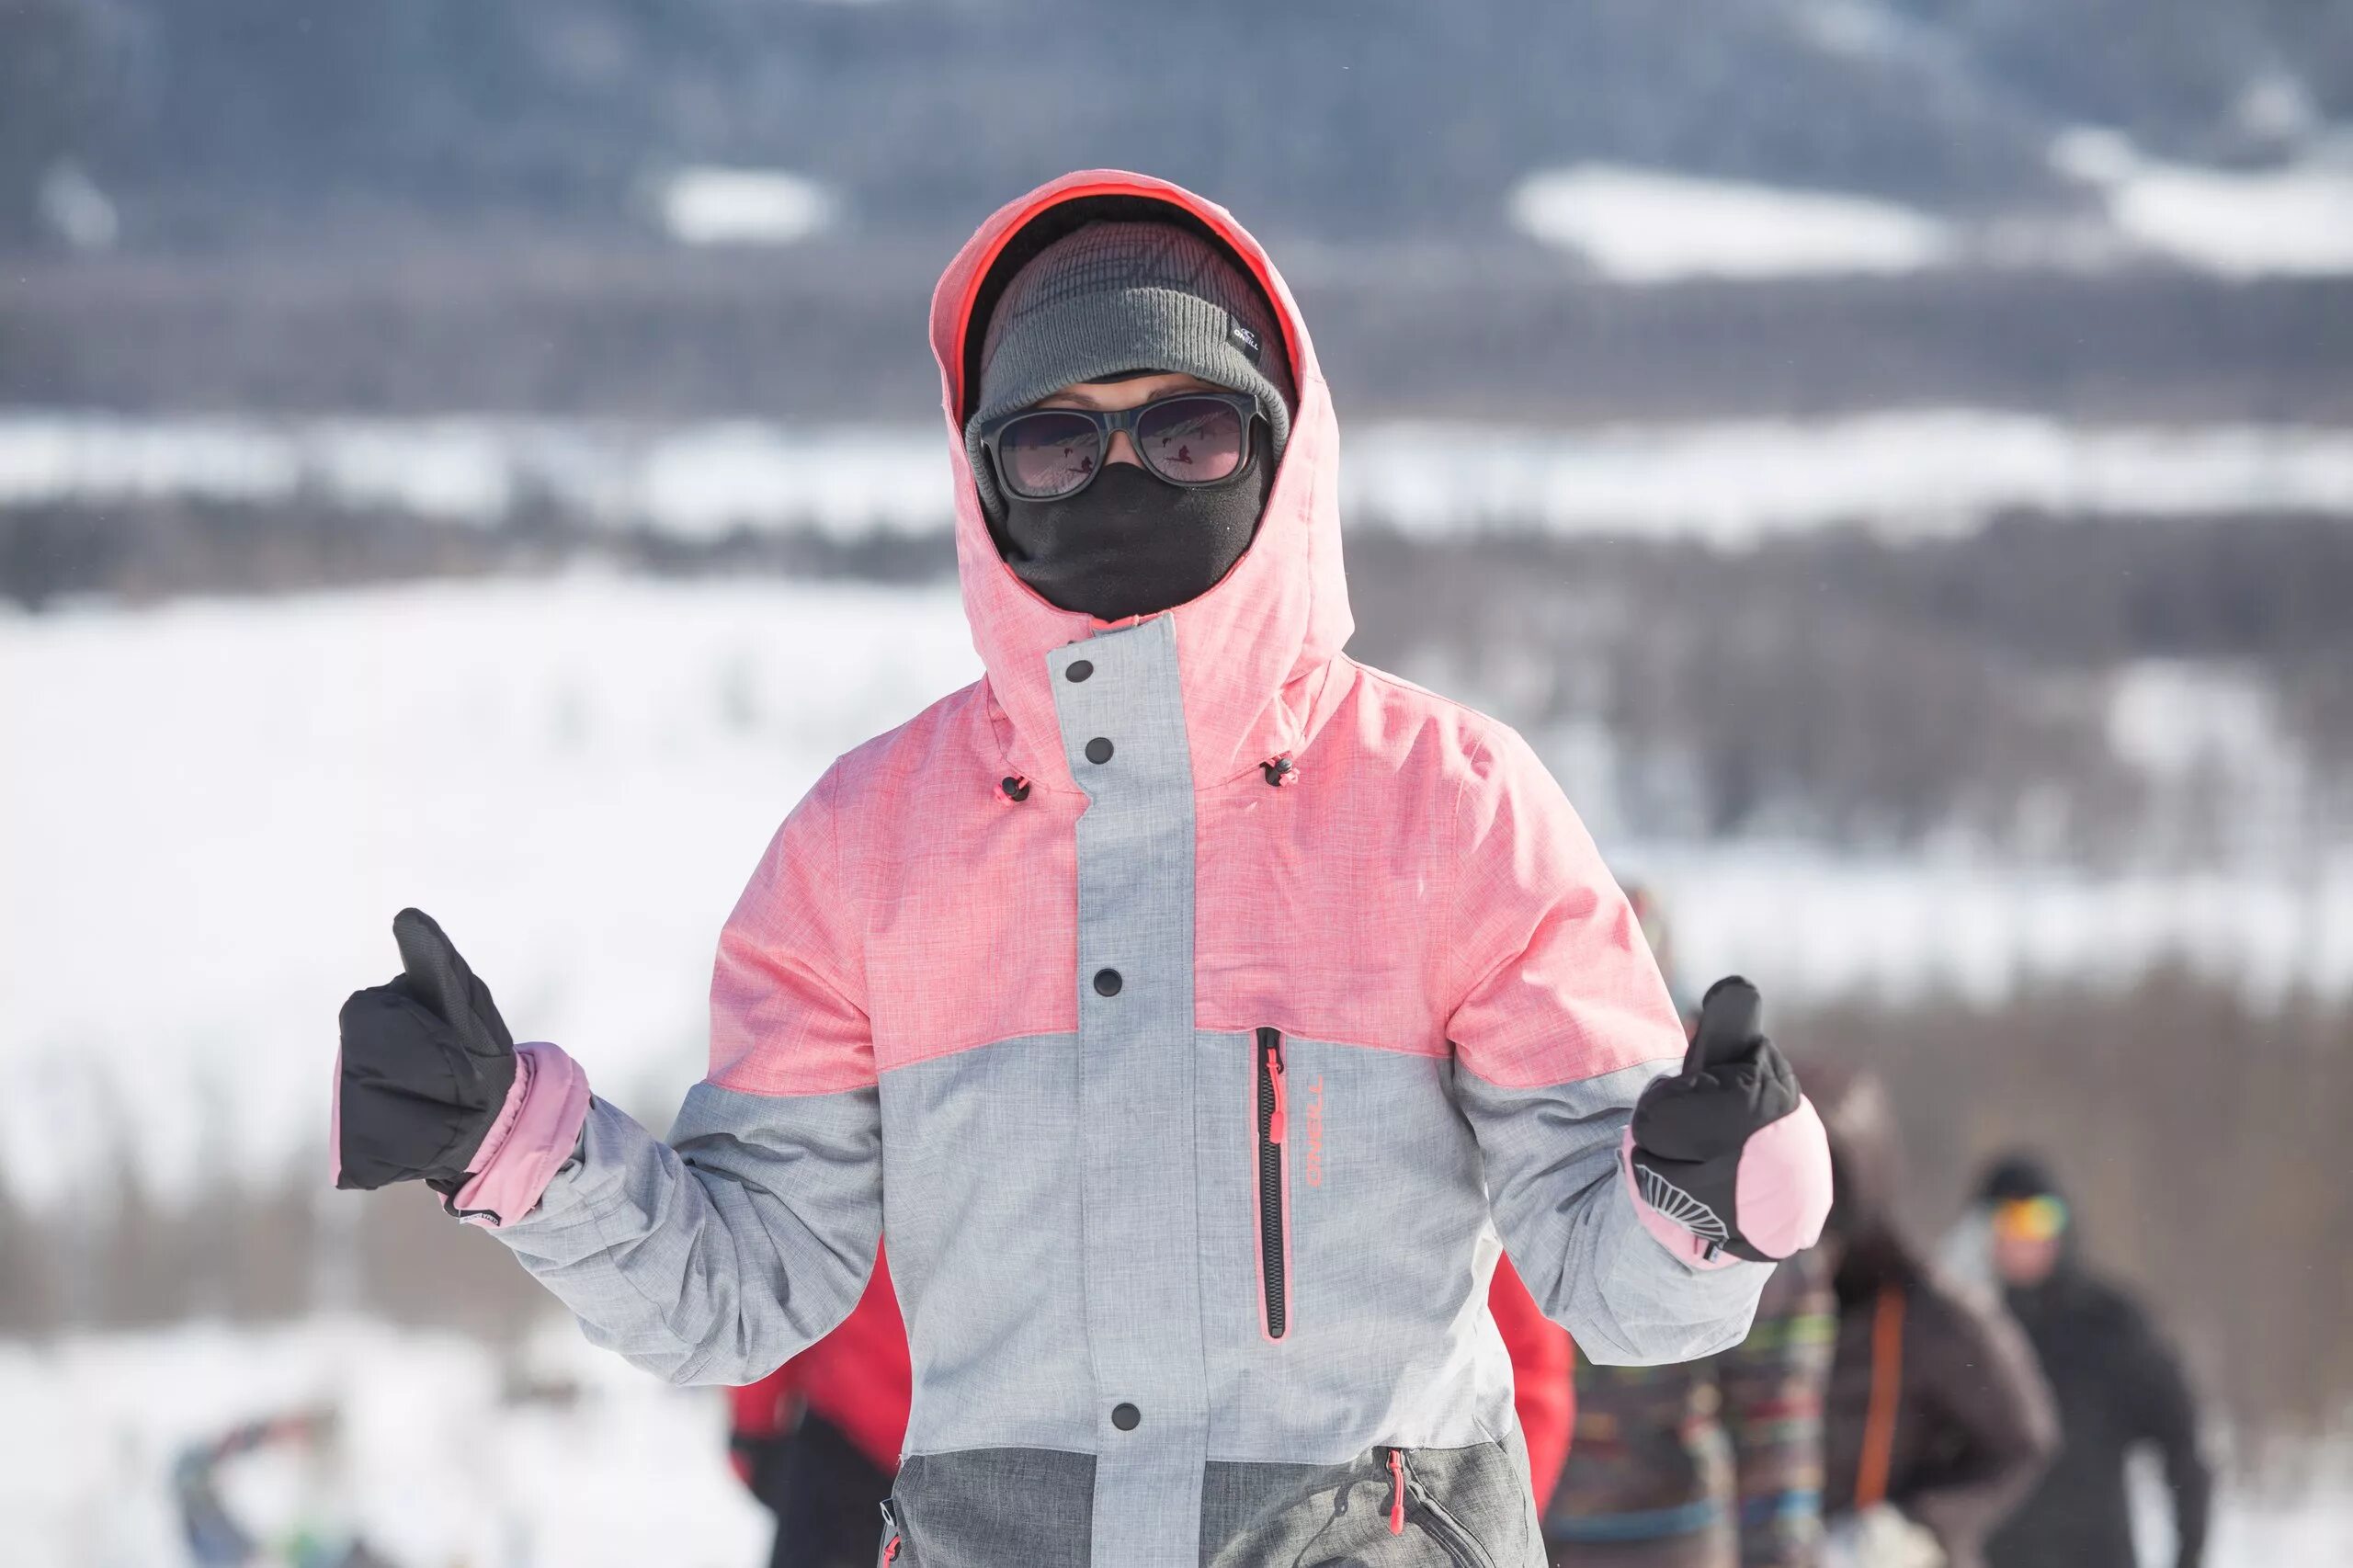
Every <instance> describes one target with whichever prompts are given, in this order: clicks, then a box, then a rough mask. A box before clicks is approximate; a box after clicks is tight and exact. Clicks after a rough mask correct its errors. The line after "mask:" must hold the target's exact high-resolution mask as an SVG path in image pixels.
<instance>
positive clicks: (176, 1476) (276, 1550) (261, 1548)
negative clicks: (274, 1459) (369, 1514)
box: [172, 1410, 393, 1568]
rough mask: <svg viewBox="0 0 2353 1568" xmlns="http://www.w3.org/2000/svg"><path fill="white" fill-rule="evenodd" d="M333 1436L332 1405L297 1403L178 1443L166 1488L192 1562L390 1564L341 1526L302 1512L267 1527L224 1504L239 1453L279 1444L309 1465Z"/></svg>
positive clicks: (328, 1566) (200, 1565)
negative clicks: (184, 1445) (298, 1407)
mask: <svg viewBox="0 0 2353 1568" xmlns="http://www.w3.org/2000/svg"><path fill="white" fill-rule="evenodd" d="M335 1437H336V1422H335V1413H334V1412H333V1411H332V1410H304V1411H296V1412H294V1413H292V1414H290V1415H277V1416H271V1417H269V1418H268V1419H267V1420H262V1421H249V1422H246V1423H244V1424H243V1425H241V1426H233V1427H231V1428H230V1429H229V1430H228V1431H226V1432H223V1433H222V1434H221V1436H220V1437H215V1438H213V1439H212V1440H211V1441H210V1442H206V1443H197V1444H194V1445H191V1446H190V1447H189V1448H188V1449H184V1450H182V1452H181V1453H180V1456H179V1458H178V1459H177V1460H176V1462H175V1463H174V1464H173V1466H172V1495H173V1499H174V1501H175V1502H176V1504H177V1506H178V1510H179V1519H180V1537H181V1539H182V1540H184V1541H185V1542H187V1545H188V1556H189V1557H190V1559H191V1560H193V1561H194V1562H195V1563H196V1564H197V1568H260V1565H261V1564H265V1563H267V1564H273V1565H279V1568H393V1564H392V1562H391V1561H390V1560H389V1559H387V1558H384V1557H381V1556H379V1555H378V1554H377V1553H376V1551H374V1549H372V1548H371V1547H369V1545H368V1543H367V1542H366V1541H364V1540H360V1539H359V1538H358V1536H357V1535H355V1534H354V1533H353V1532H351V1531H350V1530H349V1529H347V1528H341V1527H338V1526H334V1525H328V1524H324V1523H321V1522H320V1521H318V1520H315V1519H311V1518H307V1517H305V1518H300V1519H297V1520H294V1521H291V1522H288V1523H282V1524H279V1525H278V1526H277V1527H276V1528H270V1527H267V1526H264V1525H260V1524H257V1523H256V1522H254V1521H252V1520H249V1519H244V1518H240V1517H238V1513H237V1510H236V1508H235V1507H234V1506H233V1505H232V1502H231V1494H233V1492H234V1491H235V1490H236V1489H235V1487H234V1486H233V1485H231V1484H228V1483H227V1472H228V1471H232V1470H233V1469H234V1468H235V1467H236V1465H237V1463H238V1461H240V1460H244V1459H245V1458H246V1457H248V1456H250V1455H253V1454H256V1453H262V1452H266V1451H269V1450H273V1449H281V1450H290V1451H291V1452H293V1453H295V1454H297V1455H299V1456H301V1458H302V1459H303V1460H305V1461H306V1462H307V1463H309V1464H311V1465H313V1467H317V1466H320V1465H322V1464H324V1463H326V1462H327V1461H329V1460H330V1456H331V1455H332V1453H333V1450H334V1448H335ZM324 1490H332V1488H324ZM332 1511H333V1510H330V1512H332Z"/></svg>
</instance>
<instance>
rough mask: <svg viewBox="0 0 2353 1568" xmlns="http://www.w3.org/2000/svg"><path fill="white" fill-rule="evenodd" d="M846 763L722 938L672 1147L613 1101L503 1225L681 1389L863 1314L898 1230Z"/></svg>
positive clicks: (530, 1264) (776, 850) (606, 1331)
mask: <svg viewBox="0 0 2353 1568" xmlns="http://www.w3.org/2000/svg"><path fill="white" fill-rule="evenodd" d="M835 778H836V775H835V773H832V772H829V773H828V774H827V775H826V776H825V777H824V778H822V779H820V780H819V781H818V784H817V787H816V788H815V789H814V790H811V791H810V793H809V795H808V797H807V798H806V799H804V800H803V801H801V804H800V805H799V806H798V807H796V808H795V809H794V811H793V812H792V814H791V815H790V817H788V818H787V819H786V821H785V824H784V825H783V826H782V827H781V828H779V830H778V832H777V835H776V837H775V839H774V840H773V841H772V842H771V843H770V845H769V846H768V850H767V855H766V856H765V857H764V858H762V859H761V862H760V865H759V869H757V870H756V872H755V873H754V875H753V877H752V881H751V884H750V886H748V887H747V888H745V892H744V895H743V897H742V899H741V900H740V901H739V902H738V903H737V904H736V906H735V911H734V914H733V915H731V916H730V917H729V919H728V922H727V925H726V927H725V929H724V930H723V931H722V934H721V936H720V939H719V957H718V962H717V965H716V967H715V971H714V973H713V976H712V982H711V1040H710V1055H711V1070H710V1076H709V1077H707V1078H706V1079H705V1080H704V1081H703V1082H702V1083H700V1084H698V1085H695V1087H694V1088H693V1089H692V1090H690V1091H688V1095H687V1099H686V1104H685V1106H684V1107H683V1108H681V1109H680V1111H679V1113H678V1119H677V1121H676V1125H675V1126H674V1127H673V1128H672V1130H671V1133H670V1138H669V1141H668V1142H666V1143H665V1142H659V1141H657V1140H655V1139H654V1137H653V1136H652V1135H651V1134H649V1133H648V1132H647V1131H645V1130H644V1129H643V1128H642V1127H640V1126H639V1125H638V1124H637V1123H636V1122H634V1121H632V1120H631V1119H629V1118H628V1117H627V1116H625V1115H623V1114H622V1113H621V1112H620V1111H619V1110H616V1109H615V1108H613V1107H611V1106H609V1105H608V1104H606V1103H605V1102H604V1101H602V1100H598V1101H597V1102H596V1103H595V1104H594V1105H593V1106H591V1108H590V1109H589V1112H588V1119H587V1123H586V1126H585V1128H584V1129H583V1131H582V1134H581V1140H580V1145H579V1149H578V1152H577V1153H576V1154H575V1156H574V1159H573V1160H572V1161H571V1162H570V1163H569V1164H567V1165H565V1166H564V1167H563V1171H562V1172H560V1173H559V1174H558V1176H556V1178H555V1180H554V1181H553V1182H552V1183H551V1184H550V1185H549V1187H548V1188H547V1191H546V1193H545V1194H544V1196H543V1197H542V1198H541V1199H540V1205H539V1207H538V1209H536V1210H533V1211H532V1212H531V1213H530V1214H529V1215H528V1216H527V1217H526V1218H524V1219H523V1220H521V1221H516V1222H514V1223H511V1224H509V1225H507V1226H506V1227H505V1228H504V1229H501V1230H499V1231H496V1232H495V1233H494V1234H496V1235H497V1236H498V1237H499V1239H500V1240H501V1241H503V1242H505V1243H506V1244H507V1245H508V1246H509V1247H510V1248H512V1249H513V1250H514V1252H515V1254H516V1256H517V1257H518V1258H520V1259H521V1260H522V1262H523V1265H524V1267H527V1268H529V1270H530V1271H531V1272H532V1273H533V1274H534V1275H536V1276H537V1277H538V1278H540V1281H541V1282H542V1283H544V1284H545V1285H547V1286H548V1288H549V1289H550V1290H553V1291H554V1292H555V1294H556V1295H557V1296H558V1297H559V1298H561V1299H562V1300H563V1303H564V1305H565V1306H567V1307H569V1308H571V1309H572V1311H573V1312H574V1314H575V1315H576V1316H577V1317H578V1318H579V1319H580V1321H581V1324H582V1326H583V1327H584V1329H585V1331H586V1333H587V1335H588V1338H589V1339H590V1341H591V1342H593V1343H595V1344H597V1345H601V1346H606V1347H607V1348H609V1349H612V1350H615V1351H617V1352H619V1353H620V1355H621V1356H623V1357H624V1358H627V1359H629V1360H630V1361H631V1362H633V1363H635V1364H636V1365H638V1366H640V1367H642V1368H644V1369H647V1370H649V1371H652V1372H654V1373H656V1374H658V1375H660V1376H662V1377H665V1378H667V1379H669V1380H670V1381H673V1382H680V1383H695V1382H704V1383H709V1382H717V1383H736V1384H741V1383H745V1382H749V1381H753V1380H755V1379H756V1378H759V1377H762V1376H764V1375H765V1374H767V1372H769V1371H771V1370H772V1369H775V1368H776V1367H777V1366H779V1364H781V1363H782V1362H783V1361H784V1360H785V1359H786V1358H788V1357H790V1356H794V1355H797V1354H799V1353H800V1352H801V1350H803V1349H805V1348H807V1347H808V1346H810V1345H812V1344H813V1343H814V1342H815V1341H816V1340H817V1339H819V1338H820V1337H822V1336H823V1335H824V1334H825V1333H826V1332H827V1331H828V1330H830V1329H831V1328H832V1327H833V1326H834V1325H835V1324H837V1323H839V1322H841V1320H842V1319H843V1318H844V1317H846V1316H847V1315H848V1313H849V1310H850V1308H851V1307H852V1306H853V1305H855V1304H856V1302H857V1301H858V1294H859V1291H860V1290H862V1289H863V1288H864V1286H865V1283H866V1278H867V1276H868V1274H869V1272H870V1270H871V1269H872V1267H873V1265H874V1256H875V1247H876V1244H877V1242H878V1240H879V1238H880V1236H881V1198H882V1193H881V1116H880V1111H879V1104H878V1100H877V1097H876V1087H875V1076H874V1051H873V1043H872V1039H871V1036H870V1033H869V1029H868V1025H867V1017H866V1012H865V1008H864V1006H863V982H862V975H863V967H864V966H863V963H862V961H861V958H860V942H859V938H858V915H857V913H856V901H855V899H854V898H853V897H852V896H851V894H850V892H849V890H848V889H847V888H845V887H844V885H843V883H842V881H841V876H840V869H839V862H838V854H837V848H836V835H835V822H834V818H835V798H834V791H835Z"/></svg>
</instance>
